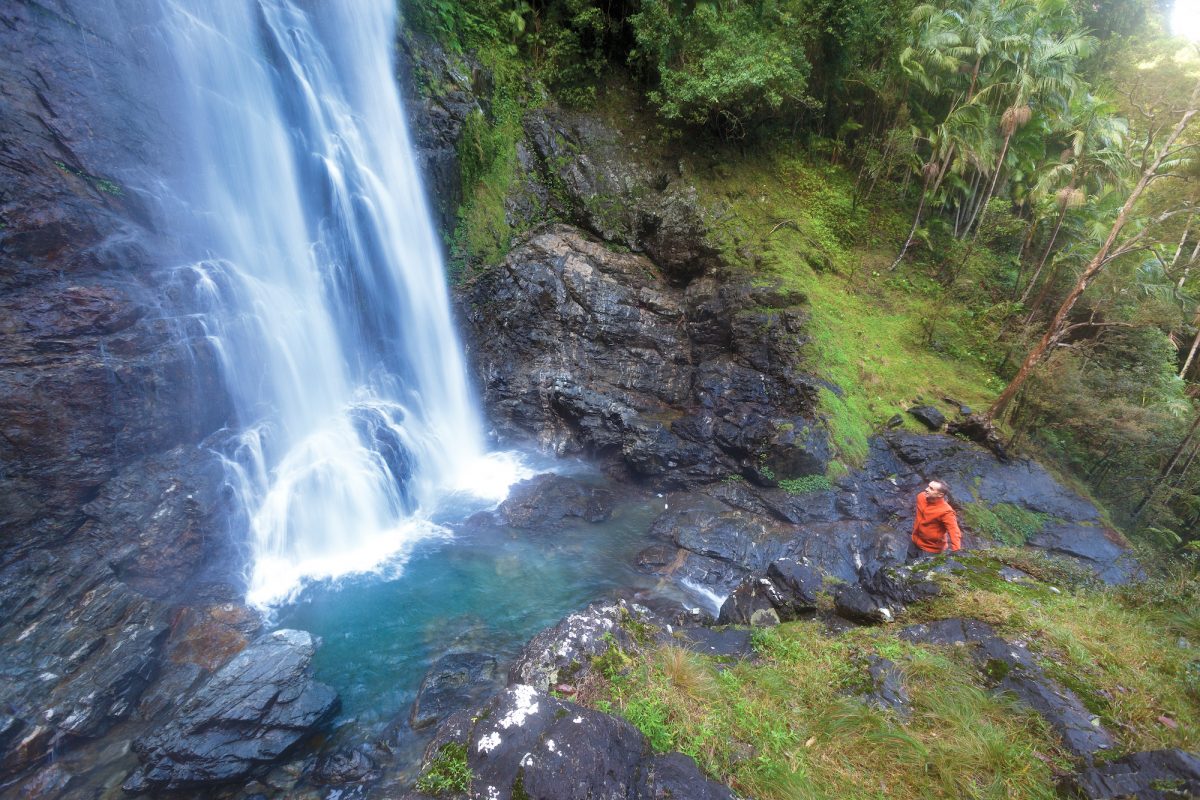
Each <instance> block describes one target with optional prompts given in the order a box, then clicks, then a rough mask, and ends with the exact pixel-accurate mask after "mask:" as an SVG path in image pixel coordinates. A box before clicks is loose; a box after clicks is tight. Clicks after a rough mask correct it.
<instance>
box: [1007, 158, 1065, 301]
mask: <svg viewBox="0 0 1200 800" xmlns="http://www.w3.org/2000/svg"><path fill="white" fill-rule="evenodd" d="M1068 188H1070V189H1071V190H1074V189H1075V176H1074V175H1072V176H1071V184H1070V186H1069V187H1068ZM1066 218H1067V205H1066V203H1064V204H1063V206H1062V208H1060V209H1059V211H1058V222H1056V223H1054V232H1053V233H1051V234H1050V241H1049V242H1047V243H1046V249H1045V251H1044V252H1043V253H1042V260H1041V261H1039V262H1038V265H1037V269H1036V270H1034V272H1033V277H1032V278H1030V279H1029V285H1028V286H1026V287H1025V291H1024V292H1022V293H1021V300H1020V303H1021V305H1025V301H1026V300H1028V299H1029V293H1030V292H1032V291H1033V286H1034V284H1036V283H1037V279H1038V276H1039V275H1041V274H1042V268H1043V267H1045V266H1046V259H1048V258H1049V257H1050V253H1051V252H1052V251H1053V250H1054V243H1055V241H1057V240H1058V232H1059V230H1061V229H1062V224H1063V220H1065V219H1066ZM1034 305H1035V306H1036V305H1037V304H1036V303H1035V304H1034ZM1026 322H1027V323H1028V320H1026Z"/></svg>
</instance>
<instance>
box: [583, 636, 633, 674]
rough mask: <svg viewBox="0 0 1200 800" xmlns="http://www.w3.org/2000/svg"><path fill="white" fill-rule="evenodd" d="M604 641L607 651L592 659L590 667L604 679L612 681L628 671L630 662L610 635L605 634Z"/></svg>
mask: <svg viewBox="0 0 1200 800" xmlns="http://www.w3.org/2000/svg"><path fill="white" fill-rule="evenodd" d="M604 641H605V642H607V643H608V649H606V650H605V651H604V652H603V653H601V654H600V655H598V656H594V657H593V658H592V666H593V667H595V669H596V670H597V671H598V672H599V673H600V674H601V675H602V676H604V677H605V678H607V679H609V680H614V679H615V678H616V677H617V676H619V675H620V674H621V673H623V672H624V671H625V670H626V669H628V667H629V665H630V663H631V660H630V658H629V656H628V655H626V654H625V651H624V650H622V649H621V646H620V645H619V644H617V640H616V638H615V637H614V636H613V635H612V633H605V634H604Z"/></svg>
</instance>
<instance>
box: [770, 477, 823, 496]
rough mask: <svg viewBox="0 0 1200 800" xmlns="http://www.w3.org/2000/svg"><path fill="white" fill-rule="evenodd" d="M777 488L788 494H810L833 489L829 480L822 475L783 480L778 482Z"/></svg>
mask: <svg viewBox="0 0 1200 800" xmlns="http://www.w3.org/2000/svg"><path fill="white" fill-rule="evenodd" d="M779 488H780V489H783V490H784V491H785V492H787V493H788V494H811V493H813V492H824V491H826V490H828V489H832V488H833V484H832V483H830V482H829V478H827V477H825V476H824V475H803V476H801V477H799V478H785V479H784V480H781V481H780V482H779Z"/></svg>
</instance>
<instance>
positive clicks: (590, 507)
mask: <svg viewBox="0 0 1200 800" xmlns="http://www.w3.org/2000/svg"><path fill="white" fill-rule="evenodd" d="M613 503H614V498H613V495H612V493H611V492H609V491H607V490H605V489H600V488H597V487H595V486H589V485H587V484H585V483H583V482H581V481H578V480H576V479H575V478H571V477H568V476H566V475H555V474H553V473H546V474H543V475H538V476H536V477H533V478H530V479H529V480H525V481H521V482H520V483H518V484H516V485H515V486H513V487H512V489H511V490H510V491H509V494H508V498H507V499H506V500H505V501H504V502H503V503H501V504H500V506H499V507H498V508H497V509H496V512H495V513H496V517H497V519H498V520H499V521H501V522H502V523H504V524H505V525H508V526H510V527H513V528H545V527H548V526H552V525H556V524H558V523H560V522H562V521H563V520H566V519H569V518H575V519H582V520H584V521H586V522H603V521H604V520H606V519H608V518H609V516H611V515H612V511H613Z"/></svg>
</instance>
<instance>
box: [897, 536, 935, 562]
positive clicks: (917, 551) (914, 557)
mask: <svg viewBox="0 0 1200 800" xmlns="http://www.w3.org/2000/svg"><path fill="white" fill-rule="evenodd" d="M936 555H938V553H930V552H928V551H925V550H922V549H921V548H919V547H917V546H916V544H914V543H913V541H912V539H909V540H908V553H907V554H906V555H905V556H904V562H905V563H906V564H911V563H913V562H914V561H924V560H925V559H927V558H933V557H934V556H936Z"/></svg>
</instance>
